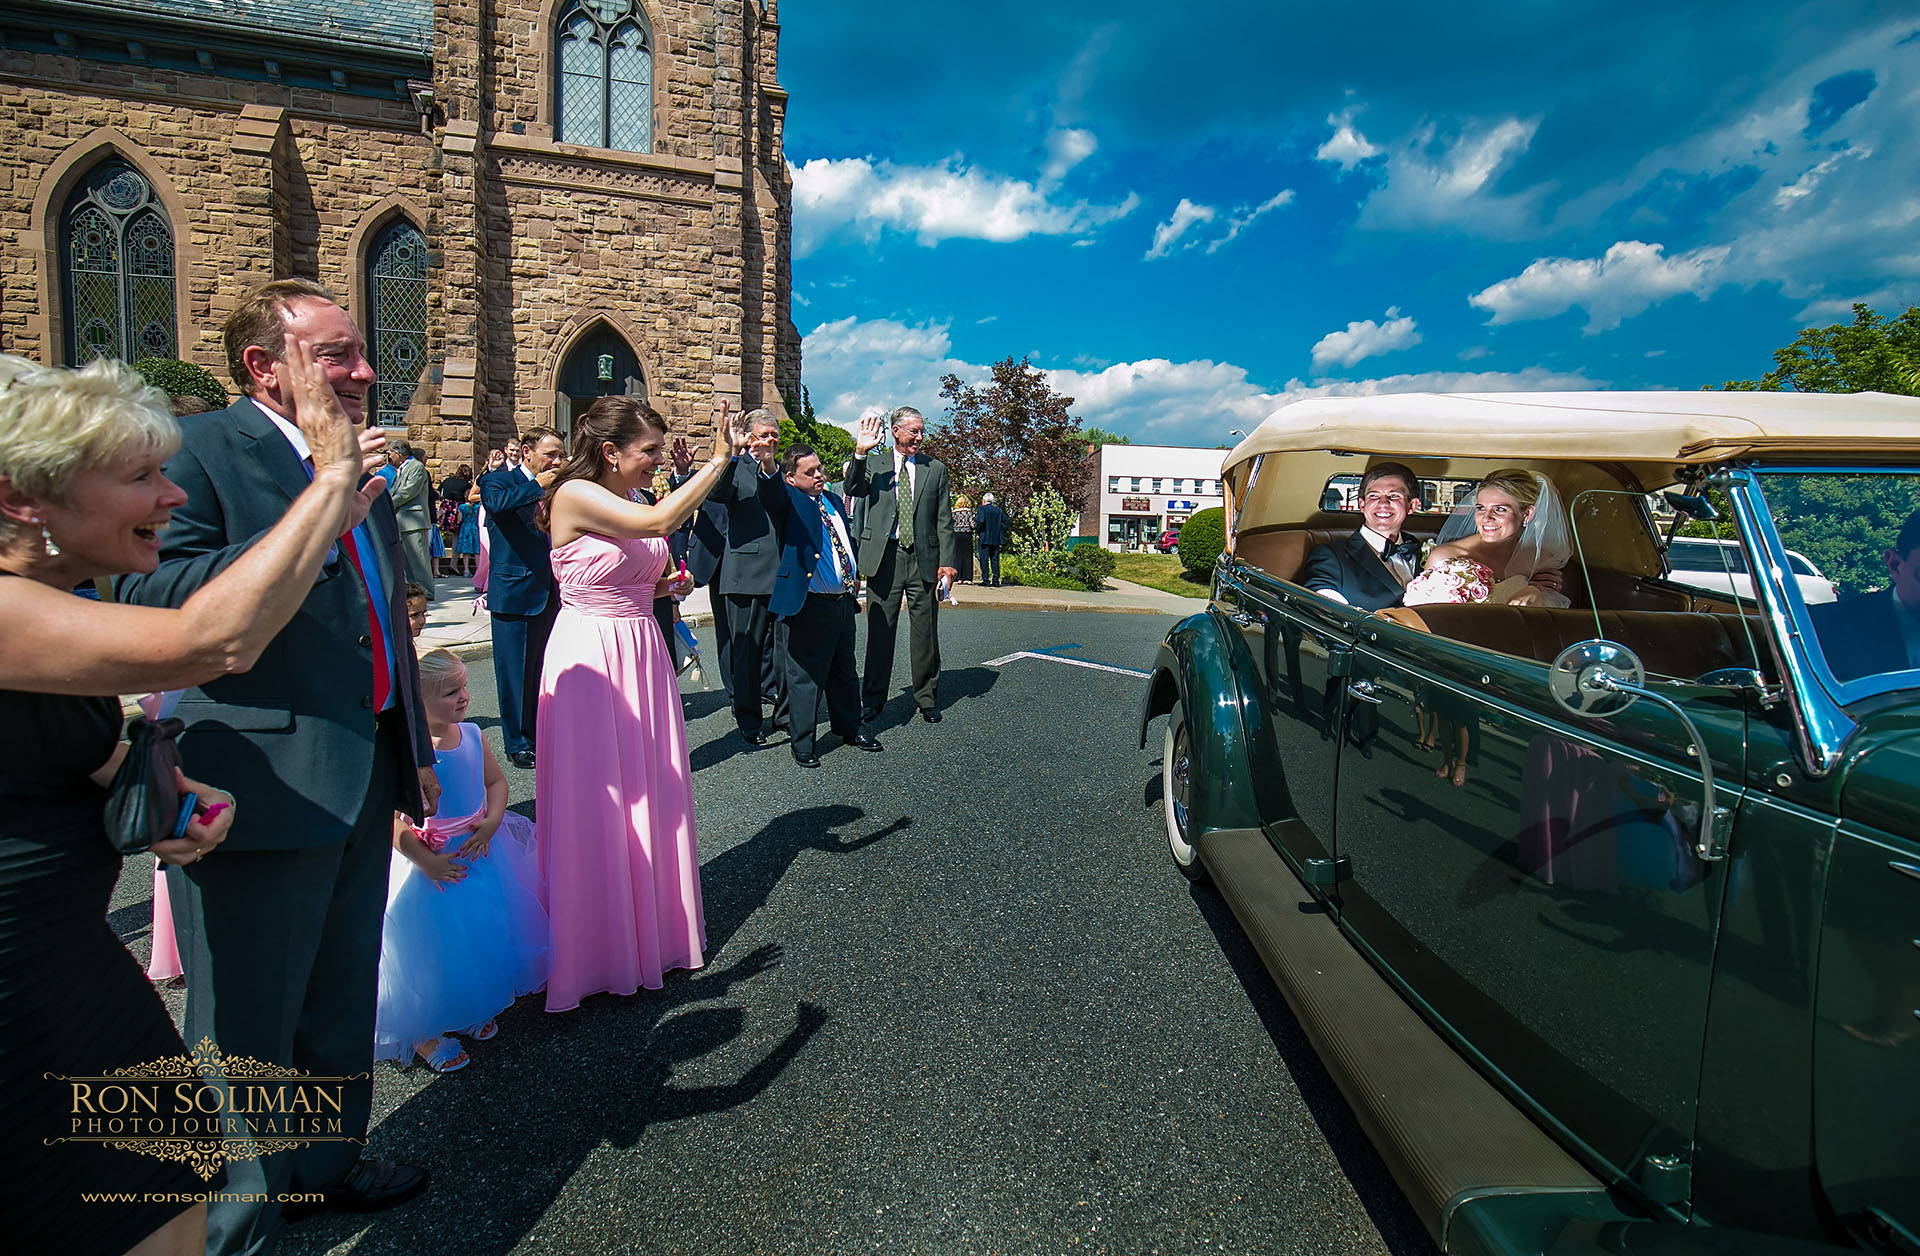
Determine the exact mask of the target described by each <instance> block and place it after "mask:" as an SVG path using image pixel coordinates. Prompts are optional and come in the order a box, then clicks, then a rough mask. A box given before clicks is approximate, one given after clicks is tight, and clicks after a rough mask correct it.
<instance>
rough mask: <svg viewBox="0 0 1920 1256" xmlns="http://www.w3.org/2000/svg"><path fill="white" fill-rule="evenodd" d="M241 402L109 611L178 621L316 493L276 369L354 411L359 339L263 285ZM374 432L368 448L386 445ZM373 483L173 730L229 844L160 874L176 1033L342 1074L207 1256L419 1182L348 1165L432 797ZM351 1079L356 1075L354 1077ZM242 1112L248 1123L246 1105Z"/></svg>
mask: <svg viewBox="0 0 1920 1256" xmlns="http://www.w3.org/2000/svg"><path fill="white" fill-rule="evenodd" d="M224 330H225V340H226V350H227V365H228V369H229V370H230V371H231V373H232V375H233V379H234V382H235V383H236V384H238V385H239V386H240V390H241V392H243V393H244V394H246V395H245V396H243V397H242V398H241V399H240V400H239V401H238V402H237V403H236V404H234V405H232V406H229V407H228V408H227V409H225V410H219V411H214V412H212V413H207V414H199V415H195V416H193V417H192V418H190V419H188V420H187V422H185V423H184V424H182V425H181V431H182V442H181V446H180V450H179V452H177V453H176V454H174V456H173V457H172V458H170V459H169V460H168V461H167V464H166V474H167V476H168V477H169V478H170V479H172V480H173V481H174V482H175V483H177V484H179V485H180V487H181V488H183V489H185V490H186V492H187V497H188V500H187V504H186V505H184V506H182V507H180V508H179V509H177V510H175V511H174V512H173V521H172V522H171V523H170V524H169V525H168V526H167V529H166V531H165V532H164V533H163V534H162V537H163V545H162V549H161V552H160V564H159V566H158V567H157V568H156V569H155V570H154V571H153V572H152V573H151V574H149V575H144V576H141V575H136V576H124V577H122V578H121V580H120V584H119V596H120V598H121V600H122V601H127V602H139V603H143V604H146V605H150V606H179V605H180V604H181V603H182V602H184V601H186V599H187V598H188V597H189V596H190V595H191V594H192V593H193V592H194V591H195V590H197V589H199V588H200V587H201V586H202V585H203V584H205V583H206V582H207V581H208V580H209V579H211V578H212V577H213V576H214V575H215V574H217V573H218V572H220V571H221V570H222V569H224V568H225V567H226V566H227V565H228V564H229V563H231V562H233V560H234V559H235V558H237V557H238V556H239V555H240V554H241V553H243V552H244V551H245V550H246V548H247V547H248V546H249V545H250V544H252V542H253V541H254V539H255V538H257V537H258V536H259V535H260V534H261V533H262V532H264V531H265V530H266V529H268V528H270V527H271V526H273V524H274V523H275V522H276V521H277V520H278V519H279V518H280V516H281V515H282V514H284V513H285V511H286V509H287V505H288V503H289V502H291V501H292V500H293V498H294V497H296V496H298V495H299V493H300V492H301V491H302V490H304V489H305V488H306V486H307V484H308V482H309V481H310V480H311V478H312V474H313V472H312V470H311V468H310V466H309V465H308V462H307V458H308V451H307V447H306V440H305V438H304V437H302V436H301V434H300V430H299V428H297V427H296V426H295V425H294V423H293V417H292V416H293V412H294V410H293V399H292V391H291V390H292V380H291V374H290V372H289V369H288V367H287V364H286V362H285V361H284V360H283V354H284V345H285V343H286V336H287V334H288V333H289V332H291V333H294V334H296V335H299V336H301V337H303V338H306V339H309V340H310V341H311V342H312V343H313V347H314V355H315V357H316V359H317V360H318V361H319V363H320V365H321V367H322V369H323V370H324V371H325V372H326V375H327V380H328V383H329V384H331V385H332V387H333V390H334V393H335V395H336V396H338V397H339V399H340V404H341V406H342V408H343V409H344V410H345V411H346V414H347V417H348V418H349V419H350V420H352V421H354V422H355V423H356V424H359V423H361V422H364V420H365V416H366V409H367V407H366V401H367V390H368V389H369V388H371V387H372V385H373V379H374V373H373V368H372V366H371V365H369V364H368V362H367V358H366V340H365V338H364V337H363V336H362V335H361V334H360V330H359V328H357V327H355V326H354V324H353V321H352V320H351V319H349V318H348V317H347V313H346V311H345V310H343V309H341V308H340V306H339V305H338V304H336V303H335V301H334V300H333V297H332V295H331V294H330V293H329V292H328V291H327V290H326V289H325V288H322V287H320V286H319V285H318V284H315V283H311V282H309V281H307V280H302V279H285V280H279V281H277V282H274V283H270V284H267V285H266V286H264V287H262V288H259V289H257V290H256V291H254V292H253V293H252V294H251V295H249V296H248V297H247V298H246V299H245V300H244V301H242V302H241V303H240V305H239V306H238V308H236V309H235V310H234V311H233V313H232V314H230V315H229V316H228V318H227V321H226V326H225V329H224ZM384 445H385V438H384V437H383V436H381V435H380V433H379V432H378V430H377V429H375V430H374V431H372V432H367V433H363V434H362V437H361V448H362V450H363V452H366V453H369V454H374V453H377V452H379V451H380V450H382V449H383V448H384ZM384 489H385V482H384V481H382V480H381V479H379V478H378V477H373V478H372V479H370V480H369V481H368V482H367V483H366V485H365V486H364V487H363V488H362V490H361V494H360V500H359V503H358V504H357V505H356V507H355V510H354V512H353V514H352V515H351V516H350V517H349V523H350V525H351V526H350V528H349V530H348V531H347V532H345V533H343V534H342V535H341V537H340V538H339V541H338V543H337V545H336V547H335V552H334V554H333V555H332V556H331V557H329V559H328V560H327V562H326V565H325V566H323V567H322V568H321V571H320V575H319V578H318V579H316V580H315V581H314V585H313V589H312V591H311V592H310V593H308V595H307V597H306V600H305V601H304V602H303V603H302V605H301V607H300V611H299V613H298V614H297V615H295V616H294V618H293V621H292V622H291V623H290V624H288V625H287V627H286V628H285V629H283V630H282V631H281V633H280V635H279V636H277V637H275V638H274V639H273V641H272V643H271V644H269V645H268V646H267V649H266V651H265V652H264V653H263V654H262V655H261V656H260V660H259V662H257V663H256V664H254V666H253V668H252V670H250V671H247V672H245V673H242V674H239V675H233V676H223V677H221V678H220V679H218V680H212V681H208V682H207V683H206V684H205V685H203V686H202V687H201V688H200V689H198V690H189V691H188V692H187V694H186V696H185V697H184V698H183V699H182V701H181V702H180V705H179V708H178V711H177V714H178V715H179V717H180V718H181V719H183V720H185V721H186V723H187V734H186V736H185V737H184V738H183V739H182V740H181V743H180V748H181V754H182V755H183V757H184V758H185V760H186V770H187V771H188V772H189V773H190V774H192V775H195V776H203V777H208V778H211V779H215V780H218V781H220V782H221V784H222V785H224V786H225V787H226V788H228V789H230V790H231V791H232V792H233V796H234V799H235V807H236V813H237V814H238V816H239V819H238V820H237V821H235V823H234V827H233V831H232V833H231V834H230V835H229V837H228V838H227V841H226V843H225V845H223V846H222V847H221V848H220V852H219V854H218V855H216V856H215V857H213V858H210V859H206V860H202V861H201V862H199V863H196V864H193V865H191V867H190V868H189V869H181V870H178V871H179V872H180V873H181V875H179V876H178V877H177V879H176V878H173V877H170V878H169V880H168V888H169V890H170V891H171V895H172V899H173V910H174V928H175V933H176V935H177V937H178V940H179V944H180V951H181V958H182V960H183V962H184V966H185V968H186V975H187V1027H186V1033H187V1037H188V1038H189V1039H191V1040H193V1041H198V1040H199V1039H201V1038H203V1037H205V1038H211V1039H213V1041H215V1042H216V1043H218V1044H219V1046H220V1049H221V1051H222V1052H224V1053H225V1054H226V1055H227V1056H228V1057H229V1058H231V1057H236V1056H246V1057H248V1058H251V1059H254V1060H259V1061H262V1062H265V1063H269V1064H278V1065H283V1066H289V1067H292V1068H297V1069H300V1070H302V1071H304V1072H308V1073H312V1074H316V1075H318V1076H321V1077H344V1078H348V1079H350V1080H348V1081H346V1082H343V1083H330V1085H339V1086H340V1087H341V1094H342V1098H343V1101H344V1107H343V1111H342V1114H341V1115H342V1120H341V1130H340V1133H341V1134H342V1135H343V1136H344V1138H343V1139H342V1140H338V1141H321V1142H315V1143H311V1144H309V1145H307V1146H305V1147H302V1148H299V1149H297V1150H293V1151H283V1152H275V1153H272V1154H269V1155H264V1156H261V1157H259V1158H257V1159H248V1160H234V1161H233V1162H232V1163H231V1164H229V1165H228V1166H227V1173H228V1178H227V1190H226V1191H224V1192H221V1193H220V1194H218V1195H217V1196H216V1197H215V1199H214V1201H213V1202H212V1204H211V1206H210V1208H209V1210H208V1214H207V1229H208V1242H207V1250H209V1251H211V1252H220V1253H234V1252H261V1251H266V1250H267V1249H269V1248H271V1247H272V1245H273V1242H274V1239H275V1237H276V1235H277V1231H278V1228H279V1221H280V1212H281V1205H280V1204H279V1203H278V1202H261V1201H278V1200H280V1199H282V1198H283V1197H284V1193H285V1192H287V1191H289V1190H292V1191H300V1192H317V1193H322V1194H324V1195H325V1196H326V1199H327V1204H328V1205H329V1206H337V1207H344V1208H350V1209H355V1210H365V1209H369V1208H378V1207H383V1206H385V1205H386V1204H390V1203H395V1202H398V1201H399V1200H400V1199H403V1198H405V1197H407V1196H408V1195H411V1194H413V1193H414V1192H415V1191H417V1190H419V1189H420V1188H421V1187H423V1186H424V1185H426V1180H427V1175H426V1171H425V1170H424V1169H419V1168H415V1167H412V1166H407V1165H397V1164H393V1163H390V1162H385V1161H374V1160H367V1159H360V1158H359V1157H358V1152H357V1147H358V1144H357V1143H356V1142H355V1141H347V1140H364V1139H365V1137H366V1132H367V1124H368V1118H369V1114H370V1111H371V1106H372V1098H373V1083H372V1082H371V1080H369V1078H370V1070H371V1068H372V1066H373V1027H374V1005H375V994H376V990H377V976H378V972H379V963H380V929H381V921H382V916H383V914H384V912H385V909H386V899H387V865H388V860H389V857H390V854H391V850H392V839H393V816H394V812H395V811H405V812H407V813H408V814H410V815H412V816H413V817H415V819H416V820H417V819H420V818H422V817H424V816H425V815H427V814H430V813H431V812H432V810H433V807H434V804H435V803H436V802H437V800H438V797H439V792H440V790H439V784H438V782H437V781H436V780H435V778H434V774H433V743H432V741H431V740H430V739H429V738H428V736H427V726H426V720H425V717H424V715H423V714H422V712H421V706H420V674H419V670H418V668H417V667H416V666H415V664H414V656H413V642H412V638H411V635H410V634H409V632H408V630H407V609H406V597H405V583H406V577H405V572H404V568H403V565H402V560H401V557H400V548H399V547H400V533H399V529H398V528H397V527H396V526H395V522H394V514H393V506H392V503H391V502H390V501H388V500H387V497H386V494H385V492H384ZM355 1078H358V1079H359V1080H351V1079H355ZM240 1110H241V1111H244V1108H242V1109H240Z"/></svg>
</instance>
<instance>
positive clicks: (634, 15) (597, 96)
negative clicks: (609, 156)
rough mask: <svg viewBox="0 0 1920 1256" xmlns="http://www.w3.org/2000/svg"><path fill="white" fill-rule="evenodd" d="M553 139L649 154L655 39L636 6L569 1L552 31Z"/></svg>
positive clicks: (630, 1)
mask: <svg viewBox="0 0 1920 1256" xmlns="http://www.w3.org/2000/svg"><path fill="white" fill-rule="evenodd" d="M555 32H556V33H555V36H554V44H555V53H554V56H555V60H556V61H557V62H558V63H559V73H558V74H557V75H556V76H555V77H556V79H557V80H558V83H559V99H558V102H557V108H556V110H555V113H556V115H557V116H558V118H559V138H560V141H561V142H562V143H565V144H585V145H587V146H589V147H592V148H614V149H619V150H620V151H622V152H628V153H649V152H652V151H653V37H652V34H651V33H650V32H649V30H648V28H647V17H646V14H645V13H643V12H642V11H641V10H640V6H639V4H638V2H637V0H573V2H572V3H571V4H568V5H567V6H566V7H565V8H563V9H562V10H561V12H560V19H559V22H558V24H557V26H556V27H555Z"/></svg>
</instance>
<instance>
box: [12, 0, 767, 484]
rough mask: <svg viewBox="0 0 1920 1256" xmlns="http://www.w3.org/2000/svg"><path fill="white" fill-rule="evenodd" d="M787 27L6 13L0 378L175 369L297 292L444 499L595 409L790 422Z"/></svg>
mask: <svg viewBox="0 0 1920 1256" xmlns="http://www.w3.org/2000/svg"><path fill="white" fill-rule="evenodd" d="M779 34H780V26H779V14H778V9H777V5H776V3H775V0H8V4H7V5H6V9H5V12H4V13H3V14H0V240H4V259H3V260H0V349H4V350H5V351H7V352H11V353H17V354H21V355H24V356H26V357H29V358H33V359H36V360H39V361H44V362H49V363H59V364H64V365H78V364H80V363H83V362H86V361H88V360H90V359H92V358H94V357H96V356H99V355H102V354H106V355H111V356H114V357H119V358H123V359H126V360H132V359H133V358H136V357H142V356H155V357H178V358H183V359H186V360H188V361H191V362H195V363H198V364H199V365H201V366H204V367H206V368H207V369H208V370H210V371H212V372H213V373H214V374H215V375H216V376H218V377H219V378H220V379H221V380H222V382H227V383H229V387H230V388H231V384H230V382H229V381H228V380H227V372H226V366H225V357H224V354H223V351H222V348H221V343H220V324H221V320H222V319H223V318H224V317H225V315H226V314H227V312H228V311H229V310H230V309H231V308H232V307H233V305H234V304H235V303H236V302H237V300H238V299H239V298H240V296H241V295H242V294H244V293H245V292H247V291H248V290H249V289H251V288H252V287H254V286H255V285H257V284H260V283H263V282H265V281H267V280H270V279H276V278H284V277H289V276H304V277H308V278H314V279H318V280H319V281H320V282H321V283H324V284H326V285H327V286H328V287H330V288H332V289H333V290H334V291H335V292H336V293H338V294H339V295H340V297H341V299H342V301H343V302H344V303H345V304H346V306H347V308H348V309H349V311H350V312H352V314H353V315H354V317H355V319H356V320H357V321H358V322H359V323H360V325H361V327H362V329H363V330H364V331H365V333H366V336H367V340H368V343H369V350H368V357H369V358H370V359H371V360H372V362H373V364H374V368H375V371H376V373H377V376H378V383H377V389H376V393H377V406H376V407H374V408H375V409H376V410H377V414H378V419H379V421H380V422H381V423H382V424H385V425H389V426H391V427H394V428H396V429H397V428H401V427H404V428H405V429H406V430H407V431H408V433H409V434H410V437H411V438H412V439H413V441H414V443H415V444H417V445H419V446H421V447H422V451H423V453H424V454H425V455H426V456H427V458H428V461H429V465H430V466H431V467H432V468H433V470H434V471H435V473H436V477H437V475H438V474H439V473H442V472H444V471H446V470H450V469H451V468H452V467H453V466H454V465H455V464H457V463H461V462H470V463H472V464H473V465H475V466H478V465H480V463H481V461H482V460H483V458H484V453H485V450H486V449H488V448H490V447H493V446H497V445H499V444H501V443H502V442H503V440H504V439H505V437H506V436H507V435H508V434H510V433H512V432H514V431H516V430H518V429H521V428H526V427H531V426H534V425H536V424H544V425H551V426H555V427H559V428H561V429H562V430H563V431H564V430H565V429H567V427H568V426H569V422H570V419H571V416H572V415H573V414H575V413H578V412H579V411H580V410H581V409H583V408H584V407H585V405H586V404H587V403H588V402H590V401H591V400H592V398H594V397H596V396H600V395H602V394H606V393H626V394H632V395H640V396H644V397H646V398H647V399H648V400H649V401H650V402H651V403H652V405H653V406H654V407H655V408H656V409H658V410H659V411H660V412H661V413H662V414H664V415H666V417H667V420H668V422H669V423H670V424H671V426H672V427H673V430H674V431H675V432H677V433H687V434H690V435H698V434H705V433H707V432H708V431H709V430H710V423H709V420H708V416H709V414H710V413H711V410H712V405H713V402H714V400H715V399H716V398H718V397H726V398H728V399H730V400H732V401H733V402H734V403H735V405H736V407H737V408H748V409H750V408H753V407H756V406H765V407H767V408H769V409H775V410H776V412H777V411H778V408H779V407H780V406H782V405H783V404H784V403H785V402H786V401H788V400H792V401H794V402H795V403H797V401H798V398H799V391H800V387H799V386H800V338H799V335H798V333H797V332H796V330H795V329H794V326H793V323H792V319H791V316H790V297H791V291H792V278H791V270H790V258H791V251H790V241H791V222H792V196H791V191H792V189H791V183H790V180H789V177H788V174H787V167H786V161H785V158H784V156H783V153H782V132H783V128H784V124H785V117H786V103H787V94H786V92H785V91H784V90H783V89H782V88H781V87H780V84H779V81H778V77H777V69H778V51H779Z"/></svg>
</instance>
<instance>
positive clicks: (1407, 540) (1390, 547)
mask: <svg viewBox="0 0 1920 1256" xmlns="http://www.w3.org/2000/svg"><path fill="white" fill-rule="evenodd" d="M1380 557H1381V558H1382V559H1392V558H1404V559H1406V560H1407V561H1408V562H1410V563H1412V564H1413V565H1414V566H1416V567H1418V566H1419V565H1420V542H1418V541H1416V540H1414V539H1413V538H1412V537H1410V536H1403V537H1401V538H1400V539H1399V540H1398V541H1389V542H1387V549H1386V552H1385V553H1383V554H1381V555H1380Z"/></svg>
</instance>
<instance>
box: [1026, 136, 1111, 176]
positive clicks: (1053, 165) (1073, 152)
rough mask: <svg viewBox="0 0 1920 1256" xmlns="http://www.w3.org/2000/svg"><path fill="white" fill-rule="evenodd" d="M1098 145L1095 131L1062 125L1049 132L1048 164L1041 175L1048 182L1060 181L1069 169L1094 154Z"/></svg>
mask: <svg viewBox="0 0 1920 1256" xmlns="http://www.w3.org/2000/svg"><path fill="white" fill-rule="evenodd" d="M1098 147H1100V141H1099V140H1098V139H1096V138H1094V134H1093V132H1092V131H1088V130H1085V129H1083V128H1081V127H1061V128H1059V129H1057V130H1054V131H1052V132H1049V133H1048V135H1047V164H1046V167H1045V168H1044V169H1043V170H1042V171H1041V172H1040V177H1041V178H1042V179H1043V180H1045V181H1046V182H1048V183H1058V182H1059V181H1060V179H1061V178H1062V176H1064V175H1065V174H1066V173H1067V171H1069V170H1071V169H1073V168H1074V167H1075V166H1077V165H1079V164H1080V163H1081V162H1083V161H1085V160H1086V159H1087V158H1089V157H1091V156H1093V150H1094V149H1096V148H1098Z"/></svg>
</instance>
